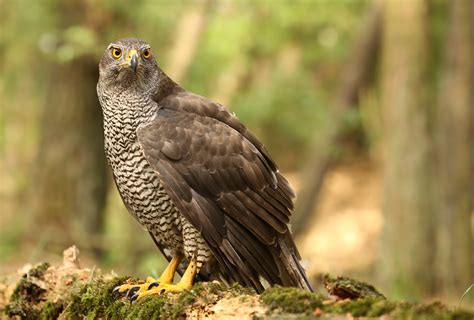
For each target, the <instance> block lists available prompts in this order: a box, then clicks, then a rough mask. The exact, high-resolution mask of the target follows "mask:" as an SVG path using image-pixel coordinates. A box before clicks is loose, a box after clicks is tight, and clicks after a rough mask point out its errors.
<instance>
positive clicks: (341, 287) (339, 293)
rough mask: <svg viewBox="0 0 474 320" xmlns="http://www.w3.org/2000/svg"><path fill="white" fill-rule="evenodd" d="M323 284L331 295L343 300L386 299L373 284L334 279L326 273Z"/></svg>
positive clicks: (340, 278)
mask: <svg viewBox="0 0 474 320" xmlns="http://www.w3.org/2000/svg"><path fill="white" fill-rule="evenodd" d="M323 283H324V286H325V287H326V290H327V291H328V292H329V294H331V295H333V296H336V297H338V298H341V299H358V298H366V297H372V298H385V297H384V295H383V294H381V293H380V292H379V291H378V290H377V289H375V288H374V286H372V285H371V284H368V283H366V282H362V281H358V280H354V279H351V278H347V277H332V276H330V275H329V274H327V273H326V274H324V275H323Z"/></svg>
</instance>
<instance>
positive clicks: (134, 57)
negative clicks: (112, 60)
mask: <svg viewBox="0 0 474 320" xmlns="http://www.w3.org/2000/svg"><path fill="white" fill-rule="evenodd" d="M126 61H127V63H128V65H129V66H130V68H132V70H133V72H134V73H137V68H138V64H139V61H138V53H137V50H133V49H132V50H130V51H129V52H128V56H127V59H126Z"/></svg>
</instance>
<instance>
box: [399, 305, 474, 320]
mask: <svg viewBox="0 0 474 320" xmlns="http://www.w3.org/2000/svg"><path fill="white" fill-rule="evenodd" d="M392 315H393V316H394V318H397V319H420V320H425V319H426V320H428V319H433V320H472V319H474V313H472V312H468V311H465V310H459V309H456V310H450V309H449V308H447V307H446V306H445V305H443V304H442V303H441V302H433V303H427V304H410V303H400V304H398V306H397V309H396V310H395V311H394V312H393V313H392Z"/></svg>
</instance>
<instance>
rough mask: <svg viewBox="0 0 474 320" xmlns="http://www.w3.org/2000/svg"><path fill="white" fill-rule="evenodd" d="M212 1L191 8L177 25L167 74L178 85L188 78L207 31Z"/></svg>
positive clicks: (201, 2) (196, 4)
mask: <svg viewBox="0 0 474 320" xmlns="http://www.w3.org/2000/svg"><path fill="white" fill-rule="evenodd" d="M211 5H212V1H210V0H202V1H197V2H196V3H194V4H192V5H190V6H189V9H187V11H186V12H184V14H183V16H182V17H181V18H180V20H179V23H178V24H177V28H176V33H175V44H174V46H173V48H172V50H171V51H170V59H169V65H168V66H167V68H166V69H167V73H168V74H169V75H170V76H171V78H173V80H174V81H176V82H177V83H182V81H183V80H185V78H186V74H187V73H188V69H189V67H190V66H191V63H192V61H193V58H194V56H195V55H196V52H197V50H198V49H199V44H200V42H201V37H202V35H203V34H204V32H205V31H206V27H207V24H208V20H209V13H210V8H211Z"/></svg>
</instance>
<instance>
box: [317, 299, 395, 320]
mask: <svg viewBox="0 0 474 320" xmlns="http://www.w3.org/2000/svg"><path fill="white" fill-rule="evenodd" d="M395 308H396V304H395V303H393V302H389V301H387V300H385V299H381V298H372V297H367V298H363V299H357V300H347V301H341V302H339V303H333V304H329V305H325V306H324V307H323V308H322V310H323V311H324V312H327V313H335V314H346V313H350V314H352V315H353V316H355V317H378V316H381V315H383V314H387V313H390V312H391V311H392V310H394V309H395Z"/></svg>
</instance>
